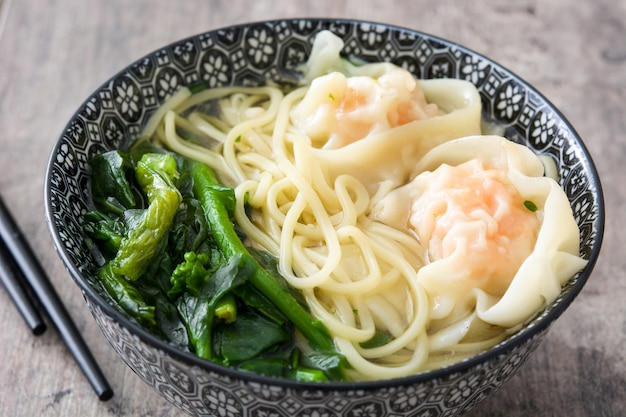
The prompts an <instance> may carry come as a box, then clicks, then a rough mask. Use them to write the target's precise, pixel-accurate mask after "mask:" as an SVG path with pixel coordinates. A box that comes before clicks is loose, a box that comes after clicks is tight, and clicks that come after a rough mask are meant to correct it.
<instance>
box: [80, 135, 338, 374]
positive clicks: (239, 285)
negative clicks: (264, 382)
mask: <svg viewBox="0 0 626 417" xmlns="http://www.w3.org/2000/svg"><path fill="white" fill-rule="evenodd" d="M91 164H92V165H91V166H92V182H93V183H94V184H92V192H93V195H94V202H95V203H96V206H97V210H94V211H91V212H89V213H87V214H86V215H85V216H84V219H83V220H84V222H83V229H84V231H85V232H86V233H87V234H88V235H89V236H90V237H91V238H92V239H93V241H94V243H96V245H97V248H98V249H99V250H100V252H97V251H94V255H95V256H97V258H98V261H99V262H102V263H103V266H102V268H101V269H100V271H99V273H98V276H99V278H100V281H101V284H102V287H103V288H104V289H105V290H106V292H107V293H108V294H109V295H110V297H111V298H112V300H113V301H114V302H115V304H116V305H117V306H118V307H119V308H120V309H121V310H123V311H125V312H126V313H127V314H128V315H130V316H131V317H133V318H134V319H135V320H137V322H139V323H140V324H141V325H143V326H144V327H146V328H147V329H148V330H149V331H151V332H152V333H154V334H156V335H158V336H159V337H161V338H163V339H165V340H167V341H168V342H169V343H172V344H175V345H177V346H181V347H183V348H186V349H189V350H191V351H193V352H194V353H195V354H196V355H197V356H199V357H202V358H205V359H208V360H211V361H214V362H219V363H223V364H226V365H229V366H234V367H237V368H239V369H244V370H249V371H253V372H257V373H260V374H264V375H274V376H280V377H287V378H292V379H298V380H305V381H327V380H328V379H342V378H343V373H342V369H343V367H344V366H345V359H344V358H343V357H342V356H341V355H339V354H338V353H337V352H336V351H335V349H334V345H333V341H332V339H331V337H330V335H329V334H328V332H327V331H326V329H325V328H324V326H323V325H322V324H321V323H320V322H318V321H316V320H315V319H313V317H312V316H311V315H310V314H309V313H308V311H307V310H305V308H304V307H303V304H302V298H301V295H300V294H299V293H297V292H292V291H291V290H290V289H289V288H288V287H287V286H286V285H285V283H284V281H283V280H282V278H281V277H280V275H279V274H278V271H277V269H276V261H275V259H273V258H272V257H271V256H270V255H269V254H266V253H263V252H257V251H254V250H248V249H247V248H246V247H245V246H244V244H243V242H242V240H241V238H240V236H239V234H238V233H237V226H236V225H235V224H233V221H232V215H233V213H234V209H235V196H234V192H233V190H232V189H231V188H228V187H224V186H222V185H220V184H219V183H218V182H217V180H216V178H215V176H214V174H213V172H212V171H211V170H210V169H209V168H208V167H207V166H205V165H201V164H198V163H196V162H193V161H190V160H188V159H186V158H184V157H181V156H178V155H173V154H170V153H167V151H165V150H163V149H161V148H154V146H153V145H151V144H150V143H148V142H145V143H144V144H143V145H138V146H136V147H134V148H133V150H131V153H130V154H127V153H123V152H119V151H112V152H110V153H106V154H102V155H99V156H97V157H96V158H94V161H92V163H91ZM96 182H98V184H97V185H96V184H95V183H96ZM299 296H300V297H299ZM295 329H298V330H299V331H300V332H301V333H302V335H303V336H304V337H305V338H306V339H307V340H308V341H309V342H310V344H311V347H312V348H313V354H310V355H302V354H301V352H300V351H299V349H297V348H296V347H295V337H296V335H295Z"/></svg>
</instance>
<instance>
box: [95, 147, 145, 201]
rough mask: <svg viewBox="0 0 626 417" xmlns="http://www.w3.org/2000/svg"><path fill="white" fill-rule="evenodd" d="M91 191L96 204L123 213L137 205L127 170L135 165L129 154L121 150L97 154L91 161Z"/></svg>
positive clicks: (129, 170) (130, 170) (131, 169)
mask: <svg viewBox="0 0 626 417" xmlns="http://www.w3.org/2000/svg"><path fill="white" fill-rule="evenodd" d="M89 165H90V167H91V192H92V194H93V199H94V202H96V204H98V205H100V206H106V207H108V208H109V210H111V211H116V212H117V213H121V212H122V211H123V209H124V208H131V207H135V197H134V195H133V191H132V188H131V185H130V183H129V182H128V180H127V178H126V173H127V172H132V171H133V169H134V167H133V163H132V161H131V160H130V158H129V156H128V155H127V154H125V153H123V152H121V151H110V152H105V153H102V154H100V155H97V156H95V157H94V158H93V159H92V160H91V161H90V162H89Z"/></svg>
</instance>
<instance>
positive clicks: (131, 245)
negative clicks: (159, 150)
mask: <svg viewBox="0 0 626 417" xmlns="http://www.w3.org/2000/svg"><path fill="white" fill-rule="evenodd" d="M135 175H136V178H137V182H138V183H139V185H140V186H141V188H142V189H143V191H144V192H145V193H146V195H147V197H148V202H149V203H150V205H149V206H148V208H147V209H146V211H145V212H144V213H143V215H142V216H141V219H140V221H139V222H138V224H137V225H135V227H133V228H131V229H130V230H129V231H128V234H127V235H126V236H125V237H124V238H123V239H122V242H121V244H120V248H119V251H118V253H117V255H116V257H115V258H114V259H113V260H112V261H111V262H112V265H111V268H112V270H113V272H114V273H116V274H118V275H121V276H124V277H126V278H128V279H130V280H131V281H134V280H136V279H138V278H139V277H140V276H141V274H142V273H143V272H144V271H145V268H146V266H147V265H148V264H149V263H150V262H151V261H153V260H154V259H155V258H156V256H157V255H158V253H159V251H160V249H161V245H162V244H163V241H164V240H163V239H164V238H165V236H166V235H167V232H168V231H169V228H170V226H171V225H172V222H173V220H174V216H175V215H176V212H177V211H178V207H179V205H180V203H181V200H182V197H181V195H180V192H179V191H178V189H177V188H176V186H175V185H174V183H173V181H174V179H175V178H176V176H177V175H178V171H177V168H176V161H175V159H174V158H173V157H172V156H170V155H167V154H152V153H150V154H145V155H144V156H143V157H142V158H141V160H140V161H139V162H138V163H137V168H136V171H135Z"/></svg>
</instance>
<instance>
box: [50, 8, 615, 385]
mask: <svg viewBox="0 0 626 417" xmlns="http://www.w3.org/2000/svg"><path fill="white" fill-rule="evenodd" d="M295 22H313V23H318V24H319V23H335V24H346V25H350V26H356V25H373V26H378V27H383V28H385V29H388V30H392V31H396V32H398V31H400V32H408V33H413V34H416V35H418V36H420V37H423V38H424V39H428V40H432V41H435V42H439V43H441V44H443V45H446V46H447V47H454V48H456V49H458V50H460V51H463V52H465V53H467V54H468V55H471V56H473V57H477V58H479V59H480V60H481V61H483V62H486V63H488V64H489V65H491V66H492V67H493V68H497V69H498V70H499V71H502V72H504V73H507V74H508V75H510V76H511V77H512V78H514V79H515V81H516V82H517V83H519V84H520V85H522V86H523V87H524V89H525V90H526V91H528V92H532V93H533V94H534V95H535V96H536V97H538V98H539V100H541V101H542V102H543V103H545V105H546V107H547V108H549V109H550V110H551V111H552V112H553V114H554V115H555V116H557V117H558V119H559V121H560V122H561V123H562V124H563V125H564V127H565V128H566V129H568V130H569V131H570V133H571V137H572V138H573V140H574V141H575V142H576V145H577V147H578V150H579V152H580V154H581V155H582V157H583V158H581V161H582V163H583V166H584V167H585V169H586V170H587V171H588V173H589V179H590V185H591V186H592V189H595V190H596V194H595V195H594V197H595V198H596V203H597V207H598V213H597V217H596V219H595V221H594V223H596V224H597V226H598V227H597V231H596V235H595V244H594V246H593V247H592V250H591V252H590V253H589V259H588V263H587V265H586V266H585V267H584V268H583V269H582V270H581V271H579V272H578V273H577V274H576V275H575V276H574V277H576V282H575V283H574V285H573V286H572V288H571V290H570V292H569V293H568V294H567V296H566V297H565V298H562V299H561V300H560V301H559V302H558V304H556V305H554V304H553V308H552V309H551V310H550V311H548V312H547V313H545V312H544V313H540V314H539V315H538V316H535V317H534V318H533V319H531V321H530V323H531V325H529V326H528V325H526V326H524V327H523V328H522V329H520V330H519V331H516V332H515V333H513V334H512V335H511V336H509V337H508V338H507V339H505V340H504V341H502V342H500V343H498V344H497V345H495V346H493V347H491V348H489V349H488V350H486V351H483V352H481V353H479V354H477V355H474V356H472V357H470V358H467V359H465V360H462V361H460V362H457V363H454V364H451V365H448V366H445V367H443V368H438V369H434V370H430V371H424V372H420V373H418V374H414V375H409V376H404V377H397V378H389V379H380V380H373V381H350V382H323V383H320V382H301V381H295V380H290V379H286V378H277V377H269V376H263V375H259V374H254V373H251V372H245V371H241V370H237V369H234V368H230V367H227V366H224V365H221V364H218V363H214V362H211V361H208V360H205V359H202V358H200V357H198V356H196V355H194V354H193V353H191V352H188V351H183V350H181V349H179V348H177V347H175V346H173V345H170V344H168V343H167V342H165V341H163V340H161V339H159V338H158V337H156V336H154V335H152V334H151V333H149V332H148V331H147V330H145V329H143V328H142V327H141V326H140V325H139V324H137V323H136V322H135V321H133V320H132V319H130V318H128V317H126V316H125V315H124V314H122V313H121V312H120V311H119V310H117V309H116V308H115V307H113V306H112V305H111V304H109V303H108V302H107V301H106V300H105V299H104V298H103V297H102V296H101V295H100V294H99V293H98V292H97V291H96V290H95V289H94V287H93V286H92V285H91V284H90V283H89V281H88V280H87V278H85V277H83V275H82V273H81V272H80V270H79V269H78V268H77V266H76V265H74V263H73V262H72V260H71V259H70V258H69V256H68V253H67V251H66V249H65V247H64V245H63V242H62V240H61V237H60V234H59V230H58V227H57V225H56V224H55V222H54V217H53V213H54V208H53V207H52V204H51V198H50V197H51V190H50V186H51V177H52V170H53V165H54V161H55V156H56V155H57V154H58V152H59V150H60V147H61V146H62V144H61V139H62V138H63V135H64V133H65V132H66V131H67V130H68V128H69V127H70V125H71V123H72V121H73V120H74V119H75V118H76V117H77V116H78V115H79V113H80V110H81V109H82V108H84V107H85V105H87V103H88V102H89V100H90V99H91V98H92V97H93V96H94V95H96V94H97V93H98V91H100V90H102V89H104V88H107V86H108V85H110V83H111V82H112V81H113V80H115V79H116V78H118V77H119V76H121V75H122V74H124V73H125V72H127V71H128V69H129V68H131V67H132V66H133V65H136V64H139V63H140V62H141V61H143V60H144V59H146V58H148V57H151V56H154V54H155V53H157V52H158V51H161V50H163V49H164V48H167V47H169V46H172V45H175V44H178V43H181V42H185V41H188V40H193V39H196V38H198V37H199V36H202V35H207V34H214V33H216V32H219V31H223V30H236V29H241V28H246V27H250V26H253V25H263V24H277V23H295ZM44 205H45V220H46V223H47V226H48V231H49V233H50V236H51V238H52V241H53V244H54V247H55V250H56V252H57V254H58V255H59V257H60V258H61V260H62V262H63V264H64V266H65V268H66V270H67V271H68V272H69V273H70V276H71V277H72V279H73V280H74V282H75V283H76V284H77V285H78V286H79V288H80V289H81V292H82V293H83V297H88V298H89V300H90V301H91V302H93V303H95V304H96V305H97V307H98V308H100V309H101V310H103V311H104V312H105V313H106V315H107V316H108V317H109V318H110V319H112V320H113V321H114V322H116V323H117V324H118V325H120V326H122V327H125V328H128V329H129V330H130V332H131V333H132V334H134V335H136V336H137V337H139V339H140V340H141V341H142V342H143V343H146V344H147V345H150V346H152V347H153V348H156V349H158V350H160V351H162V352H164V353H165V354H167V355H169V356H170V357H171V358H174V359H176V360H180V361H182V362H184V363H186V364H187V365H189V366H193V367H197V368H200V369H203V370H206V371H209V372H214V373H216V374H221V375H225V376H227V377H230V378H233V379H235V380H243V381H245V382H248V383H259V384H264V385H272V386H280V387H284V388H294V389H305V390H306V389H311V390H322V391H351V390H375V389H386V388H390V387H399V386H405V385H414V384H420V383H426V382H428V381H433V380H437V379H444V378H446V377H451V376H453V375H458V374H462V373H464V372H466V371H468V370H470V369H471V368H474V367H479V366H481V365H482V364H485V363H488V362H490V361H492V360H496V359H497V358H498V357H500V356H501V355H505V354H507V353H508V352H510V351H512V350H514V349H516V348H517V347H519V346H520V345H522V344H523V343H524V342H526V341H528V340H530V339H533V338H534V337H535V336H536V335H539V334H541V333H543V331H544V330H548V329H549V327H550V326H551V325H552V323H554V321H555V320H556V319H557V318H559V317H560V316H561V315H562V314H563V312H564V311H565V310H566V309H567V308H568V307H569V306H570V304H571V303H572V302H573V301H574V299H575V298H576V297H577V296H578V294H579V293H580V292H581V290H582V288H583V287H584V285H585V284H586V282H587V281H588V279H589V277H590V275H591V272H592V270H593V268H594V266H595V264H596V261H597V259H598V257H599V254H600V249H601V246H602V241H603V237H604V227H605V205H604V194H603V191H602V185H601V181H600V176H599V174H598V171H597V169H596V166H595V164H594V162H593V160H592V157H591V154H590V153H589V151H588V149H587V147H586V146H585V144H584V142H583V140H582V138H581V137H580V135H579V134H578V133H577V132H576V131H575V129H574V127H573V126H572V125H571V123H570V122H569V120H567V118H566V117H565V116H564V115H563V114H562V112H561V111H560V110H558V109H557V108H556V106H554V105H553V104H552V102H551V101H549V100H548V99H547V98H546V97H545V96H544V95H543V94H542V93H540V92H539V91H538V90H537V89H535V87H533V86H532V85H531V84H529V83H528V82H527V81H525V80H524V79H523V78H521V77H519V76H518V75H517V74H515V73H514V72H512V71H510V70H508V69H507V68H506V67H504V66H502V65H501V64H499V63H497V62H495V61H494V60H492V59H491V58H488V57H487V56H485V55H483V54H482V53H479V52H476V51H474V50H472V49H470V48H467V47H465V46H463V45H461V44H459V43H457V42H454V41H450V40H447V39H445V38H442V37H439V36H437V35H431V34H429V33H427V32H423V31H420V30H417V29H411V28H408V27H404V26H400V25H395V24H389V23H382V22H376V21H371V20H360V19H350V18H332V17H300V18H299V17H293V18H278V19H270V20H258V21H250V22H246V23H239V24H234V25H226V26H221V27H217V28H214V29H210V30H207V31H205V32H200V33H196V34H194V35H191V36H186V37H184V38H181V39H178V40H175V41H173V42H170V43H168V44H166V45H163V46H161V47H159V48H157V49H154V50H152V51H151V52H149V53H147V54H143V55H142V56H141V57H140V58H138V59H135V60H134V61H133V62H131V63H130V64H128V65H126V66H124V67H123V68H122V69H120V70H119V71H117V72H116V73H115V74H113V75H112V76H111V77H109V78H108V79H107V80H106V81H105V82H104V83H101V84H100V85H99V86H98V87H97V88H96V89H95V90H93V91H92V92H91V94H89V96H88V97H87V98H86V99H85V100H84V101H83V102H82V103H81V104H80V106H79V107H78V108H77V110H76V111H75V112H74V113H73V114H72V116H71V117H70V119H69V121H68V123H67V124H66V125H65V126H64V127H63V129H62V131H61V133H60V134H59V135H58V136H57V139H56V140H55V143H54V145H53V147H52V149H51V152H50V156H49V159H48V163H47V167H46V174H45V178H44ZM574 277H572V278H570V279H573V278H574ZM544 308H545V307H544Z"/></svg>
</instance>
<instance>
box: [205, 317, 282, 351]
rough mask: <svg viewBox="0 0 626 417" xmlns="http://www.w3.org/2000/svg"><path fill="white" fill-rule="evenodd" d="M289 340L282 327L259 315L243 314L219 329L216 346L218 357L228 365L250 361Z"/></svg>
mask: <svg viewBox="0 0 626 417" xmlns="http://www.w3.org/2000/svg"><path fill="white" fill-rule="evenodd" d="M241 335H248V337H241ZM250 336H253V337H250ZM290 340H291V337H290V335H289V334H288V333H287V331H286V330H285V328H284V327H282V326H279V325H277V324H276V323H274V322H273V321H270V320H268V319H266V318H264V317H262V316H260V315H257V314H251V313H244V314H240V315H239V316H238V317H237V320H235V321H234V322H233V323H230V324H228V325H225V326H222V327H221V328H220V331H219V332H218V334H217V340H216V344H218V345H219V346H220V355H221V356H222V357H223V358H224V359H225V361H226V363H230V362H239V361H245V360H248V359H252V358H254V357H255V356H257V355H259V354H261V353H263V352H265V351H266V350H267V349H269V348H271V347H273V346H276V345H279V344H283V343H288V342H289V341H290Z"/></svg>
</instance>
